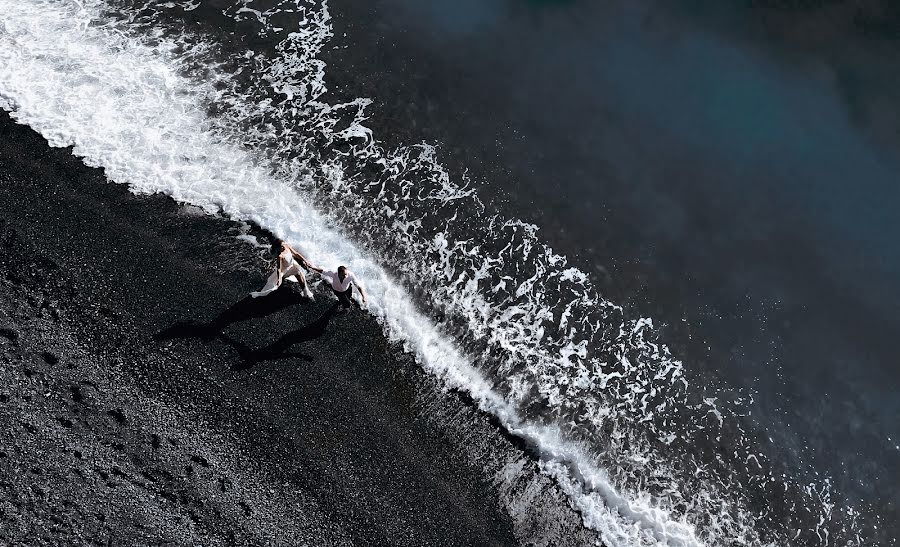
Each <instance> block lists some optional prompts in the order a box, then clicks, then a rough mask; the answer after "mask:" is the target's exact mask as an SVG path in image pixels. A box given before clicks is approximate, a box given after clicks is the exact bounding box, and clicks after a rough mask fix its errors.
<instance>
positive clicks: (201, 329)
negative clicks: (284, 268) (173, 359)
mask: <svg viewBox="0 0 900 547" xmlns="http://www.w3.org/2000/svg"><path fill="white" fill-rule="evenodd" d="M305 301H308V300H307V299H306V298H305V297H303V296H301V295H299V294H297V293H295V292H293V291H291V290H288V289H286V288H285V289H282V290H279V291H276V292H275V293H273V294H271V295H268V296H266V297H265V298H252V297H250V296H247V297H245V298H243V299H241V300H239V301H237V302H235V303H234V304H232V305H231V306H229V307H228V308H226V309H225V310H223V311H222V312H221V313H219V315H217V316H216V317H215V318H214V319H213V320H212V321H209V322H207V323H198V322H192V321H177V322H175V323H174V324H172V325H171V326H169V327H167V328H165V329H163V330H162V331H160V332H158V333H157V334H156V335H154V337H153V338H154V339H155V340H171V339H174V338H200V339H203V340H213V339H218V340H221V341H222V342H225V343H226V344H228V345H230V346H231V347H233V348H234V349H235V350H236V351H237V353H238V356H239V357H240V362H238V363H236V364H234V365H232V367H231V369H232V370H247V369H249V368H251V367H252V366H253V365H255V364H256V363H260V362H263V361H276V360H279V359H288V358H291V357H297V358H300V359H303V360H304V361H312V359H313V358H312V357H311V356H309V355H306V354H304V353H299V352H290V351H288V350H289V349H290V348H291V346H293V345H295V344H300V343H302V342H308V341H310V340H315V339H316V338H319V337H320V336H322V335H323V334H324V333H325V328H326V327H327V326H328V322H329V321H331V318H332V317H333V316H334V314H335V313H336V312H337V310H338V307H339V306H340V304H338V303H335V304H334V305H333V306H331V307H330V308H329V309H328V310H326V311H325V313H323V314H322V315H321V316H320V317H319V318H318V319H316V320H315V321H313V322H312V323H309V324H307V325H304V326H302V327H300V328H299V329H296V330H292V331H290V332H287V333H285V334H283V335H282V336H281V337H279V338H278V339H277V340H275V341H274V342H272V343H270V344H268V345H267V346H264V347H261V348H258V349H253V348H251V347H249V346H248V345H246V344H244V343H243V342H241V341H239V340H236V339H234V338H232V337H230V336H228V335H227V334H225V332H224V331H225V329H226V328H227V327H228V326H229V325H231V324H234V323H237V322H239V321H249V320H251V319H258V318H262V317H265V316H267V315H270V314H273V313H275V312H277V311H280V310H283V309H285V308H288V307H290V306H293V305H296V304H299V303H301V302H305Z"/></svg>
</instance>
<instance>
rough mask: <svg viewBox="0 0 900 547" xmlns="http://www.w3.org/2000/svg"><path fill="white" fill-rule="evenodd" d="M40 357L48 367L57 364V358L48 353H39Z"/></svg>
mask: <svg viewBox="0 0 900 547" xmlns="http://www.w3.org/2000/svg"><path fill="white" fill-rule="evenodd" d="M41 357H43V358H44V362H45V363H47V364H48V365H55V364H57V363H59V357H57V356H56V355H53V354H52V353H50V352H49V351H45V352H43V353H41Z"/></svg>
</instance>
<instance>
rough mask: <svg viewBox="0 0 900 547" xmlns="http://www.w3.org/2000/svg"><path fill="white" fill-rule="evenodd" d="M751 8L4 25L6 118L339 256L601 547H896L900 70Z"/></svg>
mask: <svg viewBox="0 0 900 547" xmlns="http://www.w3.org/2000/svg"><path fill="white" fill-rule="evenodd" d="M687 7H691V8H692V9H690V10H688V9H687ZM700 7H702V6H700ZM741 9H743V8H740V7H738V6H735V7H734V10H735V11H734V12H730V11H729V10H728V9H726V8H724V7H722V6H721V5H720V6H719V7H718V8H716V9H708V10H705V9H699V8H698V4H697V3H693V4H691V6H688V5H687V3H685V6H684V7H677V6H673V5H668V6H667V7H665V8H664V7H662V6H658V5H655V4H654V3H652V2H646V3H627V4H626V3H622V5H618V6H613V5H607V6H603V7H597V6H592V5H588V4H586V3H582V2H524V1H523V2H490V1H484V2H453V3H450V2H428V3H422V2H411V1H401V0H392V1H384V2H371V3H370V2H365V3H364V2H349V1H346V2H337V1H335V2H332V3H325V2H305V1H298V0H283V1H273V0H269V1H264V2H263V1H260V2H257V1H253V0H242V1H237V2H229V1H215V2H200V1H199V0H185V1H172V2H126V1H109V2H103V1H100V0H86V1H66V0H34V1H28V2H12V1H10V0H0V106H2V107H3V108H5V109H7V110H9V111H11V112H12V113H13V116H14V117H15V118H16V119H17V120H19V121H21V122H22V123H26V124H28V125H30V126H31V127H33V128H35V129H36V130H37V131H39V132H41V133H42V134H43V135H44V136H45V137H47V138H48V140H49V141H50V142H51V144H53V145H56V146H73V147H74V148H73V151H74V153H75V154H77V155H79V156H82V157H83V158H84V159H85V161H86V162H87V163H89V164H91V165H96V166H100V167H103V168H104V169H105V170H106V172H107V175H108V177H109V178H110V180H111V181H113V182H117V183H123V184H128V185H129V186H130V188H132V190H133V191H135V192H138V193H152V192H163V193H166V194H168V195H171V196H173V197H174V198H175V199H178V200H180V201H184V202H186V203H191V204H193V205H197V206H200V207H202V208H203V209H204V210H206V211H207V212H210V213H218V212H221V213H224V214H227V215H229V216H232V217H234V218H237V219H241V220H245V221H252V222H256V223H258V224H260V225H261V226H263V227H265V228H268V229H270V230H272V231H273V232H275V233H276V234H279V235H281V236H283V237H285V238H287V239H288V240H290V241H291V242H293V243H295V244H297V245H298V246H299V247H300V248H302V249H303V250H304V251H306V252H307V253H309V254H310V255H311V256H312V257H315V260H316V261H317V262H321V263H324V264H337V263H339V262H341V263H347V264H348V265H349V266H350V267H351V268H352V269H353V270H354V271H355V272H356V273H357V274H358V275H359V276H360V277H361V278H362V279H364V280H365V285H366V288H367V291H368V292H369V293H371V295H372V298H371V300H372V304H371V308H370V311H371V312H372V313H373V314H374V315H375V316H376V317H377V318H378V319H379V321H380V322H381V324H382V325H383V326H384V329H385V333H386V335H387V336H388V337H389V338H390V339H392V340H395V341H397V342H398V343H400V344H401V345H402V347H403V348H404V349H405V351H408V352H410V353H412V354H413V355H415V356H416V358H417V360H418V362H419V363H420V364H421V365H422V366H423V367H424V368H425V369H426V370H428V371H429V372H431V373H433V374H435V375H436V376H438V377H439V378H441V379H442V380H443V381H444V382H445V384H446V386H447V387H448V388H453V389H459V390H462V391H465V392H467V393H469V394H471V396H472V398H473V399H474V400H475V401H476V402H477V404H478V405H479V406H480V407H481V408H482V409H484V410H485V411H486V412H489V413H492V414H493V415H495V416H496V417H497V418H498V423H499V424H501V426H502V427H504V428H505V429H507V430H508V431H509V432H510V433H511V434H513V435H516V436H518V437H520V438H521V439H523V440H524V441H525V442H527V443H528V444H530V445H531V446H532V447H533V448H534V453H535V457H537V458H538V459H539V463H540V466H541V469H542V471H543V472H544V473H546V474H547V475H549V476H551V477H553V478H554V479H555V480H556V481H557V482H558V483H559V485H560V487H561V488H562V489H563V490H564V491H565V492H566V494H567V495H568V497H569V502H570V504H571V505H572V506H573V507H574V508H576V509H577V510H578V511H579V512H580V514H581V515H582V518H583V522H584V525H585V526H586V527H587V528H589V529H591V530H594V531H596V533H597V538H598V541H600V542H602V543H604V544H606V545H609V546H624V545H891V544H894V543H896V539H897V536H898V522H897V516H898V512H897V508H896V507H897V506H896V504H897V501H898V498H897V496H898V494H897V488H896V487H897V486H898V482H900V480H898V459H900V448H898V439H900V430H898V420H897V418H898V411H900V403H898V397H897V396H896V394H895V393H896V388H897V387H898V382H897V371H896V367H895V366H894V365H893V363H895V362H896V359H895V358H894V357H893V355H892V343H891V342H893V340H892V334H894V333H896V332H898V330H897V326H898V325H897V321H896V320H895V319H894V318H893V315H892V313H891V312H893V311H897V308H898V303H900V299H898V294H900V291H897V282H896V279H897V276H896V274H897V273H898V271H900V269H898V264H900V260H898V256H900V253H898V251H897V250H896V245H892V243H893V241H894V239H893V236H894V235H897V234H898V233H900V229H898V222H900V221H898V216H897V215H896V214H895V213H894V208H893V207H894V206H893V204H895V203H897V201H896V199H895V198H896V197H897V193H898V189H897V187H896V185H895V184H893V176H892V175H893V173H895V172H896V169H895V167H896V166H897V163H896V155H895V154H894V152H893V150H894V148H892V146H891V145H892V142H891V141H890V139H891V132H890V130H889V127H890V118H889V117H888V118H887V122H883V121H882V122H880V123H881V125H878V124H876V123H874V122H867V121H866V120H867V118H865V116H864V115H863V114H860V112H865V111H866V108H870V109H873V108H876V107H877V106H878V105H881V104H883V103H878V102H877V100H878V101H885V100H887V99H889V98H890V97H891V96H892V95H891V93H892V92H894V91H896V89H895V88H893V87H891V82H890V81H886V82H885V81H882V79H879V78H877V76H878V75H879V74H881V73H880V72H879V71H880V70H882V69H883V68H884V67H887V66H889V61H890V60H891V56H890V53H889V52H888V53H883V51H884V48H885V46H884V45H883V44H881V43H879V44H876V45H878V46H880V48H876V47H875V46H870V45H869V42H866V41H864V40H862V39H861V38H856V37H854V36H855V35H847V36H844V35H845V34H847V32H848V31H847V30H846V29H845V28H843V27H841V26H839V25H838V26H837V27H835V25H836V23H834V22H832V21H831V19H827V18H826V19H825V22H824V23H821V22H820V23H818V25H819V26H817V27H814V30H815V31H816V32H820V33H824V32H826V31H827V30H831V31H832V34H831V35H832V36H835V35H836V36H837V37H839V38H840V37H844V38H845V39H846V40H847V43H848V44H851V45H852V46H853V48H856V49H853V50H852V51H853V52H856V53H846V52H843V53H841V55H843V57H841V56H840V55H838V54H837V53H834V56H829V55H826V54H825V53H823V51H825V50H826V49H827V48H824V47H822V46H820V45H817V44H816V43H814V42H809V43H806V42H804V41H803V40H798V41H796V42H790V41H788V40H787V39H786V38H785V37H784V36H779V35H778V34H777V33H776V34H775V35H774V37H773V36H772V35H771V34H768V35H766V36H767V40H765V41H763V40H761V39H760V34H759V33H760V32H761V31H759V30H757V29H756V28H755V27H753V25H752V24H750V23H747V22H746V20H748V19H752V18H751V17H749V16H750V15H754V14H755V12H752V11H751V12H750V13H749V14H747V13H745V12H742V11H741ZM760 10H762V11H763V12H764V14H765V15H766V17H774V16H772V15H770V14H769V13H768V12H767V11H766V10H765V7H762V8H760ZM734 13H740V14H741V15H740V16H736V15H734ZM777 14H778V16H780V17H786V16H784V15H783V14H782V13H781V12H777ZM745 16H746V17H745ZM791 16H793V17H795V18H797V19H799V20H805V19H803V18H804V17H806V16H807V14H806V13H802V12H800V13H794V14H792V15H791ZM841 16H842V14H840V13H839V14H837V15H834V16H832V17H834V18H836V19H837V20H838V21H840V20H841ZM810 17H812V15H810ZM736 20H737V21H738V22H736ZM767 20H769V19H767ZM788 21H790V19H788ZM770 24H774V23H770ZM745 27H747V28H745ZM765 28H766V29H769V30H770V31H771V28H770V27H765ZM776 28H777V27H776ZM823 28H824V29H825V30H823ZM835 28H837V30H834V29H835ZM841 32H843V33H844V34H840V33H841ZM866 47H871V48H872V49H873V51H877V52H879V55H880V56H877V55H864V53H867V52H868V50H866V49H865V48H866ZM779 48H780V49H779ZM811 51H812V52H813V53H810V52H811ZM888 51H889V50H888ZM854 55H856V56H854ZM848 67H849V68H848ZM848 74H849V75H848ZM873 74H874V75H873ZM841 78H846V79H848V80H849V81H851V82H852V85H851V84H847V83H843V84H841V82H842V80H841ZM870 80H872V81H876V82H878V84H879V85H877V86H876V85H874V84H871V85H869V84H870V83H871V82H870ZM842 86H843V87H842ZM879 86H880V87H879ZM847 87H851V88H853V89H854V90H856V91H854V93H855V95H854V99H853V100H854V101H855V102H854V105H855V108H856V111H853V109H852V108H850V107H849V106H848V102H849V99H848V98H847V95H848V94H850V91H848V90H847V89H846V88H847ZM870 88H871V89H873V90H876V91H872V92H871V96H870V95H868V94H867V93H868V92H867V90H869V89H870ZM859 90H863V91H859ZM876 99H877V100H876ZM873 104H874V106H873ZM882 110H887V111H888V112H890V109H889V108H887V106H883V107H882ZM882 110H876V111H877V112H879V113H881V112H882ZM869 116H871V114H869ZM883 118H885V115H882V116H881V117H880V118H879V119H883ZM868 119H871V118H868ZM884 124H887V126H888V129H885V127H883V125H884ZM894 127H895V126H894Z"/></svg>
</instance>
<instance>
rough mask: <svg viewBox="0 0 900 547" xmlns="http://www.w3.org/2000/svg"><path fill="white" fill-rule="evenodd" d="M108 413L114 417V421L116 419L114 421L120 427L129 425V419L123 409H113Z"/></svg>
mask: <svg viewBox="0 0 900 547" xmlns="http://www.w3.org/2000/svg"><path fill="white" fill-rule="evenodd" d="M106 413H107V414H108V415H109V416H110V417H112V419H114V420H115V421H116V423H118V424H120V425H123V424H126V423H128V419H127V418H125V413H124V412H122V409H121V408H116V409H113V410H108V411H107V412H106Z"/></svg>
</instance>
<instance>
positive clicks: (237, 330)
mask: <svg viewBox="0 0 900 547" xmlns="http://www.w3.org/2000/svg"><path fill="white" fill-rule="evenodd" d="M240 230H241V226H240V225H239V224H237V223H235V222H232V221H230V220H227V219H223V218H215V217H211V216H207V215H203V214H200V213H199V212H197V211H193V210H192V209H190V208H188V207H184V206H181V205H179V204H176V203H175V202H173V201H172V200H170V199H168V198H166V197H164V196H140V197H138V196H133V195H132V194H130V193H128V192H127V190H126V189H125V188H124V187H123V186H120V185H115V184H110V183H109V182H107V181H106V180H105V178H104V176H103V173H102V171H100V170H98V169H93V168H88V167H85V166H84V164H82V162H81V161H80V160H79V159H78V158H75V157H73V156H72V155H71V153H70V151H69V150H65V149H52V148H49V147H48V146H47V145H46V142H45V141H44V140H43V139H42V138H41V137H40V136H38V135H37V134H35V133H34V132H33V131H31V130H30V129H28V128H26V127H24V126H21V125H16V124H14V123H13V122H12V121H11V120H10V118H9V117H8V115H7V114H6V113H2V114H0V544H3V545H7V544H10V545H26V544H27V545H41V544H52V545H66V544H72V545H88V544H102V545H171V544H180V545H188V544H203V545H216V544H254V545H303V544H309V545H345V544H359V545H514V544H534V545H577V544H588V543H591V542H592V538H591V537H590V536H589V535H588V534H587V533H586V532H585V530H584V529H583V528H582V526H581V520H580V517H579V516H578V515H577V513H575V512H574V511H573V510H571V509H570V508H569V507H568V506H567V505H566V502H565V500H564V498H563V497H562V495H561V494H560V493H559V491H558V490H557V489H556V488H555V487H554V486H553V485H552V484H551V483H550V482H549V480H548V479H546V478H545V477H543V476H541V475H539V474H538V473H537V472H536V465H535V462H534V460H533V459H532V458H531V457H529V456H528V455H526V454H525V453H524V452H523V451H522V450H521V448H520V447H517V446H515V445H514V444H513V443H512V442H511V441H510V440H509V439H507V438H506V437H504V436H503V434H502V433H501V432H500V431H499V430H498V429H497V428H496V427H495V426H494V425H492V424H491V423H490V421H489V420H488V418H487V417H486V416H485V415H483V414H482V413H480V412H478V411H477V410H475V409H474V408H473V407H472V406H471V405H469V404H467V403H466V402H465V399H464V398H463V397H461V396H459V395H457V394H454V393H442V392H441V390H440V388H439V386H437V385H436V383H435V382H434V381H433V380H432V379H430V378H429V377H427V376H426V375H425V374H423V373H422V371H421V370H420V369H419V368H418V366H417V365H416V364H415V363H414V362H413V361H412V359H411V358H410V357H408V356H404V355H403V354H402V353H400V352H398V351H397V349H396V348H393V347H391V346H390V345H389V343H388V342H387V341H386V339H385V338H384V337H383V335H382V334H381V331H380V327H379V326H378V325H377V324H376V323H375V321H374V320H372V319H371V318H370V317H369V316H367V315H365V314H363V313H360V312H358V311H351V312H348V313H345V314H335V313H333V308H332V304H333V299H332V297H331V296H330V295H328V294H327V293H326V292H324V291H321V290H319V291H316V292H317V298H316V300H315V302H312V303H311V302H307V301H304V300H302V299H300V298H299V297H298V296H296V295H295V294H294V293H292V292H291V291H290V290H282V291H281V292H279V293H277V294H276V295H273V296H271V297H269V298H267V299H264V300H262V301H253V302H248V301H246V300H244V298H245V296H246V294H247V292H248V291H250V290H255V289H256V288H258V286H259V285H261V283H262V281H263V280H264V276H265V273H266V272H265V268H266V267H267V265H266V263H265V261H264V260H263V259H262V258H261V257H260V256H259V255H258V250H256V249H254V248H252V247H251V246H250V245H248V244H247V243H245V242H242V241H239V240H238V239H236V238H235V235H237V234H238V233H240ZM256 233H261V232H258V231H257V232H256Z"/></svg>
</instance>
